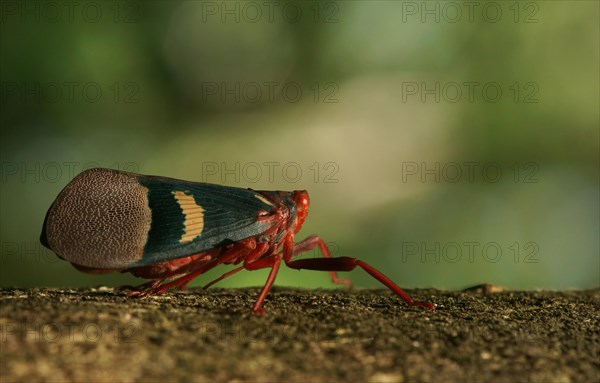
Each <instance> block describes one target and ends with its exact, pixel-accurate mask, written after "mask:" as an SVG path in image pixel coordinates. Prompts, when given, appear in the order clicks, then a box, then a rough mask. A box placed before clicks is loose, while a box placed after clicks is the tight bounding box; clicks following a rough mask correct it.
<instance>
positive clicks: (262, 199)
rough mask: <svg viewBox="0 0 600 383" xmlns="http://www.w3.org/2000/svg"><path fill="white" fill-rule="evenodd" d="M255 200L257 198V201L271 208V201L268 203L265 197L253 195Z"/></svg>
mask: <svg viewBox="0 0 600 383" xmlns="http://www.w3.org/2000/svg"><path fill="white" fill-rule="evenodd" d="M254 196H255V197H256V198H258V199H259V200H261V201H262V202H264V203H266V204H267V205H269V206H273V203H272V202H271V201H269V200H268V199H266V198H265V197H263V196H261V195H260V194H255V195H254Z"/></svg>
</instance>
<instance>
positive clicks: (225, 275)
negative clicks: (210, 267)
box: [202, 266, 244, 290]
mask: <svg viewBox="0 0 600 383" xmlns="http://www.w3.org/2000/svg"><path fill="white" fill-rule="evenodd" d="M242 270H244V266H240V267H237V268H235V269H233V270H231V271H228V272H226V273H225V274H223V275H221V276H220V277H219V278H217V279H215V280H214V281H211V282H210V283H207V284H205V285H204V287H202V288H203V289H204V290H206V289H208V288H209V287H210V286H212V285H214V284H215V283H218V282H220V281H222V280H223V279H225V278H227V277H230V276H232V275H233V274H235V273H237V272H238V271H242Z"/></svg>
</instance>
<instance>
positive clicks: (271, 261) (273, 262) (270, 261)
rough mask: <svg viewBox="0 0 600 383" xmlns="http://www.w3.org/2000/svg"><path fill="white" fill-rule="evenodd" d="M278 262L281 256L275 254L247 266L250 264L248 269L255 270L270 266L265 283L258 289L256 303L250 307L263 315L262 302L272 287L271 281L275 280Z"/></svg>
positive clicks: (279, 262)
mask: <svg viewBox="0 0 600 383" xmlns="http://www.w3.org/2000/svg"><path fill="white" fill-rule="evenodd" d="M280 264H281V258H280V257H279V256H277V257H275V258H263V259H261V260H258V261H256V262H253V263H251V264H249V265H248V266H251V268H249V270H257V269H261V268H264V267H269V266H271V272H270V273H269V277H268V278H267V282H266V283H265V285H264V286H263V288H262V290H261V291H260V295H259V296H258V299H257V300H256V303H255V304H254V307H252V311H253V312H254V313H255V314H260V315H263V314H264V313H265V310H264V309H263V308H262V304H263V302H264V301H265V299H266V298H267V295H268V294H269V291H270V290H271V287H273V283H274V282H275V277H277V272H278V271H279V265H280Z"/></svg>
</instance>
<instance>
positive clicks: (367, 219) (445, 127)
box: [0, 1, 600, 289]
mask: <svg viewBox="0 0 600 383" xmlns="http://www.w3.org/2000/svg"><path fill="white" fill-rule="evenodd" d="M65 3H67V4H65ZM75 3H76V4H75V5H73V3H72V2H52V1H50V2H35V1H28V2H27V3H24V2H23V3H21V2H11V1H7V2H2V9H1V11H2V13H1V24H0V28H1V30H0V31H1V33H0V72H1V73H0V76H1V85H2V86H1V94H0V96H1V104H0V106H1V108H2V109H1V114H0V119H1V132H2V137H1V162H2V179H1V244H2V249H1V250H2V259H1V265H0V285H2V286H20V287H29V286H73V287H75V286H95V285H110V286H118V285H120V284H130V283H141V282H142V281H141V280H137V279H135V278H133V277H130V276H128V275H121V274H110V275H101V276H97V275H87V274H83V273H80V272H77V271H76V270H75V269H74V268H72V267H71V265H69V264H68V263H67V262H64V261H60V260H59V259H58V258H57V257H56V256H55V255H53V254H52V253H51V252H50V251H48V250H46V249H44V248H43V247H42V246H41V245H40V244H39V234H40V231H41V226H42V222H43V219H44V215H45V213H46V210H47V209H48V207H49V206H50V204H51V203H52V201H53V200H54V198H55V197H56V195H57V194H58V193H59V192H60V190H61V189H62V188H63V187H64V186H65V185H66V184H67V183H68V182H69V180H70V179H72V177H73V176H74V175H76V174H78V173H79V172H81V171H82V170H84V169H86V168H90V167H94V166H102V167H111V168H116V169H122V170H129V171H135V172H139V173H144V174H157V175H165V176H170V177H175V178H183V179H189V180H196V181H207V182H213V183H223V184H227V185H232V186H239V187H251V188H255V189H281V190H294V189H308V190H309V191H310V195H311V202H312V205H311V212H310V214H309V218H308V221H307V223H306V224H305V226H304V228H303V230H302V232H301V233H300V238H302V237H304V236H306V235H309V234H313V233H318V234H320V235H321V236H323V237H324V238H325V239H326V241H328V242H329V243H330V244H331V247H332V250H333V251H334V254H335V255H346V256H353V257H358V258H361V259H363V260H366V261H367V262H369V263H371V264H372V265H374V266H376V267H378V268H380V269H382V270H383V271H384V272H386V273H387V274H388V275H389V276H390V277H391V278H392V279H393V280H394V281H397V282H398V283H399V284H400V285H402V286H406V287H429V286H433V287H439V288H448V289H456V288H463V287H467V286H470V285H473V284H477V283H484V282H486V283H494V284H498V285H501V286H504V287H508V288H514V289H533V288H546V289H570V288H575V289H582V288H591V287H598V286H599V285H600V281H599V279H600V261H599V239H598V233H599V216H600V215H599V206H598V201H599V189H598V188H599V178H598V177H599V175H598V170H599V148H598V145H599V80H600V79H599V64H600V61H599V46H600V44H599V43H600V41H599V36H600V31H599V23H598V20H599V3H598V2H595V1H578V2H571V1H548V2H545V1H544V2H542V1H535V2H512V1H511V2H504V1H500V2H477V5H471V6H467V5H465V3H464V2H433V1H432V2H410V1H398V2H393V1H382V2H378V1H347V2H346V1H344V2H342V1H339V2H335V1H327V2H311V1H302V2H301V1H296V2H286V1H277V2H272V3H270V2H262V1H261V2H237V1H230V2H220V1H219V2H210V1H208V2H202V1H184V2H171V1H144V2H104V1H98V2H85V1H84V2H75ZM69 4H71V5H69ZM306 256H308V257H310V256H317V254H316V253H312V254H307V255H306ZM226 270H227V268H221V269H218V270H217V271H215V272H211V273H210V275H208V276H206V277H203V278H199V280H197V281H196V282H195V283H194V284H193V285H201V284H202V282H206V281H208V280H210V278H211V277H216V276H217V275H220V273H222V272H224V271H226ZM348 277H349V278H350V279H352V280H353V281H354V282H355V283H356V285H358V286H362V287H376V286H379V285H378V283H377V282H376V281H375V280H373V279H371V278H370V277H369V276H368V275H366V274H365V273H364V272H362V271H354V272H352V273H349V275H348ZM265 279H266V271H257V272H243V273H239V274H237V275H236V276H234V277H232V278H230V279H228V280H226V281H223V282H222V283H221V284H220V286H254V285H262V284H263V283H264V280H265ZM276 283H277V284H278V285H292V286H304V287H310V288H313V287H325V288H330V287H332V286H331V284H330V283H329V279H328V275H327V273H321V272H313V271H301V272H298V271H292V270H287V269H285V268H282V271H281V273H280V275H279V277H278V280H277V282H276Z"/></svg>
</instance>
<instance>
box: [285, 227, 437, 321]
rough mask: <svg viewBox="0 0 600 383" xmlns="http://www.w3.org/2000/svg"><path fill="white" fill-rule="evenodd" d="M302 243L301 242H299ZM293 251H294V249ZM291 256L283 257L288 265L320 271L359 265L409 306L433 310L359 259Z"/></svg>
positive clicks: (345, 268) (338, 269) (427, 304)
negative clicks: (296, 257) (293, 259)
mask: <svg viewBox="0 0 600 383" xmlns="http://www.w3.org/2000/svg"><path fill="white" fill-rule="evenodd" d="M315 238H316V239H313V241H317V242H323V240H322V239H321V238H319V237H315ZM301 243H302V242H301ZM325 248H326V247H325ZM294 253H295V251H294ZM290 259H291V257H289V256H288V257H285V258H284V260H285V263H286V265H287V266H288V267H291V268H293V269H307V270H321V271H350V270H353V269H354V268H355V267H356V266H360V267H361V268H362V269H363V270H365V271H366V272H367V273H369V274H371V276H373V277H374V278H375V279H377V280H378V281H379V282H381V283H383V284H384V285H385V286H387V287H388V288H389V289H390V290H392V291H393V292H395V293H396V294H397V295H399V296H400V298H402V299H403V300H404V301H405V302H406V303H408V304H409V305H411V306H424V307H427V308H429V309H431V310H435V305H433V304H432V303H429V302H422V301H414V300H413V299H412V298H411V297H410V296H409V295H408V294H407V293H406V292H404V291H403V290H402V289H401V288H400V287H398V285H396V284H395V283H394V282H392V281H391V280H390V279H389V278H388V277H386V276H385V275H383V273H381V272H380V271H379V270H377V269H375V268H374V267H373V266H371V265H369V264H367V263H365V262H363V261H361V260H359V259H356V258H350V257H336V258H311V259H298V260H296V261H292V260H290Z"/></svg>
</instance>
